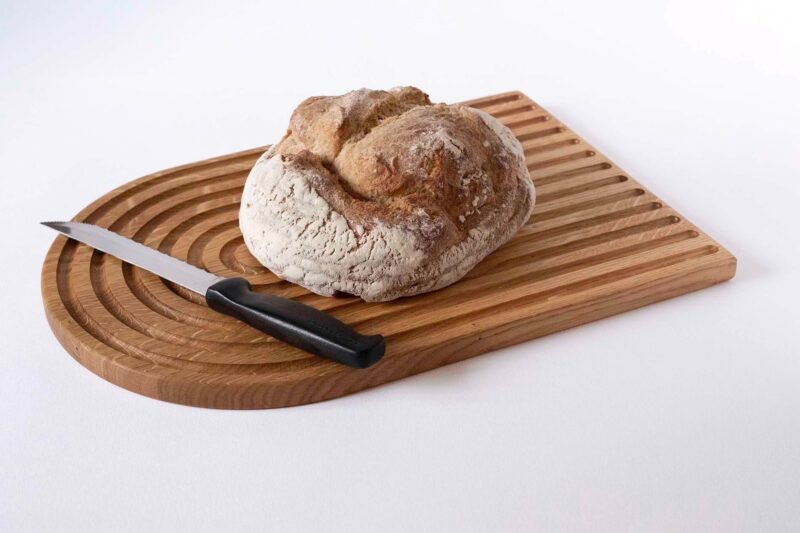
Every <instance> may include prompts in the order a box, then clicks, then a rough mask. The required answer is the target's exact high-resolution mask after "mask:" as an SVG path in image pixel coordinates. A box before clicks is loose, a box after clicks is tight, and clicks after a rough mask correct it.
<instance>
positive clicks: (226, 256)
mask: <svg viewBox="0 0 800 533" xmlns="http://www.w3.org/2000/svg"><path fill="white" fill-rule="evenodd" d="M241 246H244V237H242V236H241V235H240V236H238V237H236V238H234V239H231V240H229V241H228V242H226V243H225V244H224V245H223V246H222V248H221V249H220V251H219V260H220V261H222V264H223V265H225V266H226V267H228V268H229V269H231V270H233V271H234V272H238V273H240V274H244V275H256V274H263V273H264V272H265V271H267V269H266V268H264V267H262V266H259V267H258V268H254V267H251V266H249V265H243V264H242V263H241V262H239V260H238V259H237V258H236V250H237V249H238V248H240V247H241Z"/></svg>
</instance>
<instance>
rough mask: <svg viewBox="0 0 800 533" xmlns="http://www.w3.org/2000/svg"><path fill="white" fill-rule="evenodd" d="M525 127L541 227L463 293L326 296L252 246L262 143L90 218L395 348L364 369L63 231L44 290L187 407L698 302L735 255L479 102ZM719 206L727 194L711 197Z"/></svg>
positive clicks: (66, 331)
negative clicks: (251, 200) (271, 266)
mask: <svg viewBox="0 0 800 533" xmlns="http://www.w3.org/2000/svg"><path fill="white" fill-rule="evenodd" d="M468 104H469V105H471V106H473V107H476V108H480V109H483V110H485V111H487V112H489V113H491V114H492V115H494V116H495V117H497V118H498V119H500V120H501V121H502V122H503V123H505V124H506V125H507V126H508V127H510V128H511V129H512V130H513V131H514V134H515V135H516V136H517V138H519V140H520V141H521V142H522V144H523V146H524V148H525V154H526V158H527V163H528V168H529V169H530V171H531V175H532V177H533V179H534V182H535V183H536V188H537V195H538V199H537V206H536V211H535V213H534V215H533V217H532V219H531V221H530V222H529V223H528V224H527V225H526V226H525V227H524V228H523V229H522V230H521V231H520V232H519V234H518V235H517V236H516V237H515V238H514V239H513V240H512V241H510V242H509V243H507V244H506V245H504V246H503V247H501V248H500V249H499V250H497V251H496V252H495V253H494V254H492V255H490V256H489V257H488V258H486V259H485V260H484V261H483V262H482V263H481V264H479V265H478V266H477V267H476V268H475V269H474V270H473V271H472V272H470V273H469V274H468V275H467V276H466V277H465V278H464V279H463V280H461V281H460V282H458V283H456V284H454V285H452V286H450V287H448V288H446V289H443V290H440V291H437V292H434V293H430V294H425V295H421V296H415V297H411V298H405V299H401V300H398V301H394V302H389V303H366V302H363V301H361V300H360V299H357V298H352V297H351V298H325V297H322V296H317V295H315V294H312V293H309V292H308V291H306V290H305V289H303V288H301V287H298V286H296V285H293V284H291V283H288V282H285V281H282V280H280V279H279V278H277V277H276V276H274V275H273V274H272V273H270V272H269V271H267V270H265V269H264V268H263V267H261V266H260V265H259V264H258V263H257V262H256V261H255V259H253V257H252V256H251V255H250V254H249V253H248V251H247V249H246V247H245V246H244V243H243V241H242V236H241V234H240V233H239V229H238V225H237V215H238V207H239V199H240V195H241V191H242V187H243V185H244V181H245V178H246V177H247V174H248V171H249V170H250V167H251V166H252V165H253V163H254V162H255V160H256V159H257V158H258V156H259V155H260V154H261V153H262V152H263V151H264V150H265V147H259V148H255V149H252V150H247V151H244V152H238V153H235V154H231V155H226V156H222V157H217V158H214V159H209V160H206V161H201V162H198V163H192V164H189V165H184V166H181V167H177V168H173V169H169V170H165V171H162V172H158V173H155V174H151V175H149V176H145V177H143V178H140V179H138V180H135V181H133V182H131V183H128V184H126V185H124V186H122V187H120V188H118V189H116V190H114V191H112V192H110V193H108V194H107V195H105V196H103V197H102V198H100V199H98V200H96V201H95V202H93V203H92V204H91V205H89V206H88V207H86V208H85V209H84V210H83V211H81V212H80V213H79V214H78V215H77V216H76V217H75V220H81V221H84V222H89V223H92V224H98V225H100V226H104V227H108V228H110V229H111V230H113V231H117V232H119V233H121V234H123V235H125V236H128V237H131V238H133V239H135V240H137V241H139V242H142V243H145V244H147V245H149V246H152V247H154V248H158V249H160V250H161V251H163V252H166V253H169V254H171V255H174V256H176V257H178V258H180V259H183V260H186V261H189V262H190V263H192V264H194V265H197V266H200V267H203V268H206V269H208V270H209V271H211V272H214V273H216V274H220V275H223V276H245V277H247V278H248V279H249V280H250V282H251V283H252V284H253V285H254V286H255V287H256V288H257V290H259V291H264V292H270V293H274V294H279V295H282V296H287V297H291V298H296V299H298V300H301V301H303V302H305V303H307V304H310V305H313V306H315V307H318V308H320V309H324V310H326V311H328V312H330V313H332V314H333V315H334V316H336V317H337V318H339V319H340V320H343V321H344V322H346V323H348V324H351V325H353V326H355V327H356V328H357V329H358V330H359V331H361V332H362V333H366V334H372V333H380V334H383V335H385V336H386V337H387V355H386V357H385V358H384V359H383V360H382V361H381V362H380V363H378V364H377V365H375V366H374V367H372V368H370V369H367V370H354V369H350V368H347V367H344V366H340V365H336V364H334V363H331V362H328V361H325V360H322V359H319V358H316V357H313V356H310V355H308V354H306V353H304V352H301V351H299V350H297V349H295V348H292V347H290V346H287V345H285V344H282V343H280V342H278V341H276V340H274V339H272V338H269V337H266V336H264V335H263V334H261V333H259V332H258V331H256V330H253V329H251V328H249V327H248V326H245V325H243V324H241V323H239V322H237V321H235V320H233V319H231V318H228V317H226V316H223V315H220V314H218V313H215V312H213V311H211V310H210V309H208V308H207V307H206V306H205V303H204V301H203V299H202V298H200V297H199V296H197V295H195V294H193V293H190V292H189V291H186V290H184V289H182V288H181V287H177V286H175V285H173V284H171V283H169V282H166V281H164V280H162V279H160V278H159V277H157V276H155V275H153V274H151V273H150V272H147V271H143V270H141V269H138V268H136V267H132V266H130V265H128V264H125V263H122V262H121V261H119V260H118V259H116V258H114V257H111V256H108V255H105V254H103V253H100V252H96V251H94V250H92V249H91V248H89V247H87V246H85V245H82V244H78V243H76V242H74V241H68V240H67V239H66V238H64V237H57V238H56V240H55V241H54V243H53V245H52V246H51V248H50V250H49V252H48V254H47V258H46V259H45V263H44V267H43V271H42V294H43V298H44V304H45V310H46V312H47V317H48V320H49V322H50V325H51V327H52V329H53V331H54V332H55V334H56V336H57V337H58V339H59V341H60V342H61V344H62V345H63V346H64V347H65V348H66V350H67V351H68V352H69V353H70V354H71V355H72V356H73V357H74V358H75V359H77V360H78V361H79V362H80V363H81V364H82V365H84V366H85V367H87V368H88V369H90V370H91V371H92V372H94V373H96V374H98V375H99V376H101V377H103V378H105V379H107V380H109V381H111V382H112V383H116V384H117V385H120V386H122V387H124V388H126V389H129V390H132V391H135V392H138V393H140V394H144V395H147V396H150V397H153V398H158V399H161V400H166V401H170V402H177V403H182V404H187V405H195V406H203V407H215V408H225V409H258V408H270V407H286V406H292V405H300V404H306V403H311V402H317V401H321V400H327V399H330V398H336V397H338V396H342V395H345V394H349V393H352V392H356V391H359V390H362V389H366V388H369V387H374V386H376V385H380V384H381V383H385V382H387V381H392V380H396V379H400V378H403V377H406V376H409V375H412V374H416V373H419V372H424V371H426V370H430V369H433V368H437V367H440V366H443V365H446V364H450V363H453V362H456V361H460V360H462V359H466V358H469V357H473V356H475V355H479V354H482V353H485V352H487V351H490V350H495V349H497V348H500V347H503V346H509V345H512V344H516V343H519V342H523V341H526V340H530V339H533V338H536V337H539V336H542V335H546V334H548V333H552V332H555V331H560V330H563V329H566V328H570V327H573V326H576V325H578V324H583V323H585V322H589V321H592V320H596V319H598V318H602V317H606V316H609V315H613V314H616V313H620V312H622V311H626V310H629V309H633V308H636V307H640V306H643V305H647V304H649V303H652V302H657V301H659V300H663V299H666V298H671V297H673V296H677V295H679V294H683V293H686V292H689V291H694V290H697V289H700V288H703V287H707V286H709V285H713V284H715V283H719V282H721V281H724V280H727V279H729V278H731V277H733V275H734V273H735V271H736V259H735V258H734V257H733V256H732V255H731V254H730V253H729V252H727V251H726V250H724V249H723V248H722V247H721V246H720V245H719V244H717V243H716V242H714V241H713V240H711V238H709V237H708V236H707V235H706V234H704V233H703V232H702V231H700V230H699V229H698V228H697V227H695V226H694V225H692V224H691V223H690V222H689V221H687V220H686V219H685V218H683V217H681V216H680V215H679V214H678V213H677V212H675V210H673V209H672V208H670V207H668V206H667V205H665V204H664V202H663V201H661V200H660V199H659V198H657V197H656V196H655V195H653V194H652V193H651V192H649V191H648V190H647V189H645V188H644V187H643V186H642V185H640V184H639V183H637V182H636V181H635V180H634V179H633V178H631V177H630V176H629V175H628V174H627V173H625V172H624V171H623V170H622V169H620V168H619V167H618V166H616V165H614V164H613V163H612V162H611V161H609V160H608V159H607V158H605V157H603V156H602V155H601V154H599V153H598V152H597V151H596V150H595V149H594V148H592V147H591V146H589V145H588V144H587V143H586V142H585V141H584V140H583V139H581V138H580V137H579V136H578V135H576V134H575V133H574V132H573V131H571V130H570V129H569V128H567V127H566V126H565V125H564V124H562V123H561V122H560V121H558V120H557V119H555V117H553V116H552V115H551V114H549V113H548V112H547V111H545V110H544V109H542V108H541V107H540V106H538V105H537V104H535V103H534V102H532V101H531V100H530V99H528V98H527V97H526V96H525V95H523V94H522V93H519V92H509V93H504V94H500V95H496V96H491V97H487V98H482V99H478V100H472V101H470V102H468ZM709 200H712V199H709Z"/></svg>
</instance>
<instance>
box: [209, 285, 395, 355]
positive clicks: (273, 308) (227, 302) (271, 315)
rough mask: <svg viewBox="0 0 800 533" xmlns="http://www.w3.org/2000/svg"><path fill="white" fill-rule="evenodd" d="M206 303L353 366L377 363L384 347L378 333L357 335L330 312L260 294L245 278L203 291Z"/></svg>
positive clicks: (283, 339) (275, 335) (302, 347)
mask: <svg viewBox="0 0 800 533" xmlns="http://www.w3.org/2000/svg"><path fill="white" fill-rule="evenodd" d="M206 302H208V306H209V307H210V308H211V309H213V310H215V311H219V312H220V313H224V314H226V315H229V316H232V317H234V318H237V319H239V320H241V321H242V322H244V323H245V324H248V325H250V326H252V327H254V328H256V329H258V330H260V331H263V332H264V333H266V334H268V335H271V336H272V337H275V338H276V339H279V340H282V341H283V342H285V343H287V344H291V345H292V346H296V347H297V348H300V349H301V350H305V351H307V352H309V353H312V354H314V355H318V356H320V357H324V358H326V359H330V360H332V361H336V362H337V363H341V364H343V365H347V366H350V367H353V368H367V367H369V366H371V365H373V364H375V363H377V362H378V361H379V360H380V358H381V357H383V354H384V352H385V350H386V341H385V340H384V338H383V337H382V336H381V335H360V334H359V333H357V332H356V331H355V330H354V329H352V328H351V327H349V326H347V325H346V324H344V323H343V322H340V321H339V320H337V319H335V318H334V317H332V316H331V315H329V314H327V313H324V312H322V311H320V310H318V309H315V308H313V307H311V306H308V305H305V304H301V303H300V302H296V301H294V300H290V299H289V298H281V297H280V296H272V295H270V294H259V293H255V292H253V291H252V290H251V287H250V284H249V283H248V282H247V280H246V279H244V278H229V279H225V280H222V281H218V282H217V283H215V284H213V285H211V286H210V287H209V288H208V290H207V291H206Z"/></svg>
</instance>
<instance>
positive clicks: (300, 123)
mask: <svg viewBox="0 0 800 533" xmlns="http://www.w3.org/2000/svg"><path fill="white" fill-rule="evenodd" d="M534 200H535V192H534V187H533V183H532V181H531V178H530V176H529V174H528V170H527V167H526V165H525V158H524V154H523V151H522V147H521V145H520V143H519V142H518V141H517V140H516V138H515V137H514V136H513V134H512V133H511V131H510V130H509V129H508V128H506V127H505V126H503V125H502V124H501V123H500V122H498V121H497V120H496V119H495V118H493V117H492V116H490V115H488V114H487V113H485V112H483V111H480V110H477V109H472V108H470V107H467V106H464V105H445V104H431V102H430V100H429V99H428V96H427V95H426V94H425V93H423V92H422V91H420V90H419V89H416V88H414V87H402V88H396V89H392V90H390V91H373V90H367V89H361V90H358V91H352V92H350V93H347V94H345V95H342V96H337V97H313V98H309V99H307V100H305V101H304V102H302V103H301V104H300V105H299V106H298V107H297V109H296V110H295V111H294V113H293V114H292V117H291V119H290V122H289V130H288V131H287V133H286V135H285V136H284V137H283V139H281V141H280V142H279V143H278V144H276V145H274V146H273V147H272V148H270V149H269V151H267V152H266V153H265V154H264V155H262V156H261V158H260V159H259V160H258V162H257V163H256V165H255V166H254V167H253V169H252V171H251V172H250V175H249V177H248V178H247V182H246V185H245V188H244V192H243V196H242V203H241V210H240V214H239V223H240V227H241V230H242V234H243V235H244V240H245V243H246V245H247V247H248V249H249V250H250V252H251V253H252V254H253V256H255V258H256V259H258V260H259V261H260V262H261V263H262V264H263V265H264V266H266V267H267V268H268V269H270V270H271V271H272V272H274V273H275V274H276V275H277V276H280V277H281V278H283V279H286V280H288V281H291V282H293V283H297V284H298V285H302V286H303V287H306V288H307V289H309V290H311V291H313V292H315V293H317V294H321V295H326V296H332V295H334V294H336V293H339V292H341V293H347V294H353V295H357V296H360V297H361V298H363V299H364V300H367V301H386V300H392V299H394V298H398V297H401V296H409V295H413V294H419V293H422V292H426V291H432V290H435V289H439V288H441V287H445V286H447V285H450V284H451V283H453V282H455V281H457V280H458V279H460V278H461V277H463V276H464V275H465V274H466V273H467V272H469V270H470V269H472V268H473V267H474V266H475V265H476V264H477V263H478V262H479V261H481V259H483V258H484V257H485V256H486V255H488V254H489V253H491V252H492V251H493V250H494V249H496V248H497V247H498V246H500V245H501V244H503V243H505V242H506V241H508V240H509V239H510V238H511V237H512V236H513V235H514V234H515V233H516V232H517V230H518V229H519V228H520V227H521V226H522V225H523V224H524V223H525V222H526V221H527V219H528V217H529V216H530V214H531V212H532V211H533V206H534Z"/></svg>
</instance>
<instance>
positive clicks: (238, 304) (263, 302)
mask: <svg viewBox="0 0 800 533" xmlns="http://www.w3.org/2000/svg"><path fill="white" fill-rule="evenodd" d="M42 224H44V225H45V226H47V227H50V228H53V229H54V230H56V231H58V232H61V233H63V234H64V235H66V236H67V237H69V238H70V239H75V240H76V241H79V242H82V243H84V244H87V245H89V246H91V247H92V248H94V249H95V250H99V251H101V252H105V253H107V254H111V255H113V256H115V257H117V258H119V259H121V260H122V261H125V262H126V263H130V264H132V265H135V266H137V267H140V268H143V269H145V270H148V271H150V272H152V273H153V274H156V275H157V276H160V277H162V278H164V279H166V280H169V281H172V282H174V283H177V284H178V285H180V286H182V287H186V288H187V289H189V290H190V291H193V292H196V293H198V294H200V295H202V296H204V297H205V299H206V303H207V304H208V306H209V307H210V308H211V309H213V310H215V311H217V312H220V313H224V314H226V315H229V316H232V317H234V318H237V319H239V320H241V321H242V322H244V323H245V324H248V325H250V326H252V327H254V328H256V329H257V330H259V331H262V332H264V333H266V334H268V335H271V336H272V337H275V338H276V339H279V340H281V341H283V342H285V343H287V344H291V345H292V346H296V347H297V348H300V349H301V350H305V351H306V352H309V353H312V354H314V355H318V356H320V357H324V358H326V359H330V360H331V361H335V362H337V363H341V364H343V365H347V366H349V367H353V368H367V367H369V366H372V365H373V364H375V363H377V362H378V361H379V360H380V359H381V357H383V354H384V352H385V351H386V341H385V340H384V338H383V337H382V336H381V335H361V334H359V333H358V332H356V331H355V330H354V329H352V328H351V327H349V326H347V325H346V324H344V323H343V322H340V321H339V320H337V319H336V318H334V317H332V316H331V315H329V314H327V313H324V312H322V311H320V310H318V309H315V308H313V307H311V306H308V305H305V304H302V303H300V302H297V301H295V300H291V299H289V298H281V297H280V296H273V295H270V294H261V293H256V292H253V291H252V289H251V287H250V283H248V282H247V280H246V279H244V278H224V277H220V276H216V275H214V274H211V273H210V272H207V271H205V270H203V269H201V268H198V267H196V266H193V265H190V264H189V263H186V262H184V261H181V260H180V259H177V258H175V257H172V256H170V255H167V254H164V253H161V252H159V251H158V250H156V249H154V248H150V247H149V246H145V245H144V244H141V243H138V242H136V241H134V240H131V239H128V238H126V237H123V236H122V235H119V234H117V233H114V232H113V231H109V230H107V229H104V228H101V227H100V226H95V225H92V224H86V223H83V222H42Z"/></svg>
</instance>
